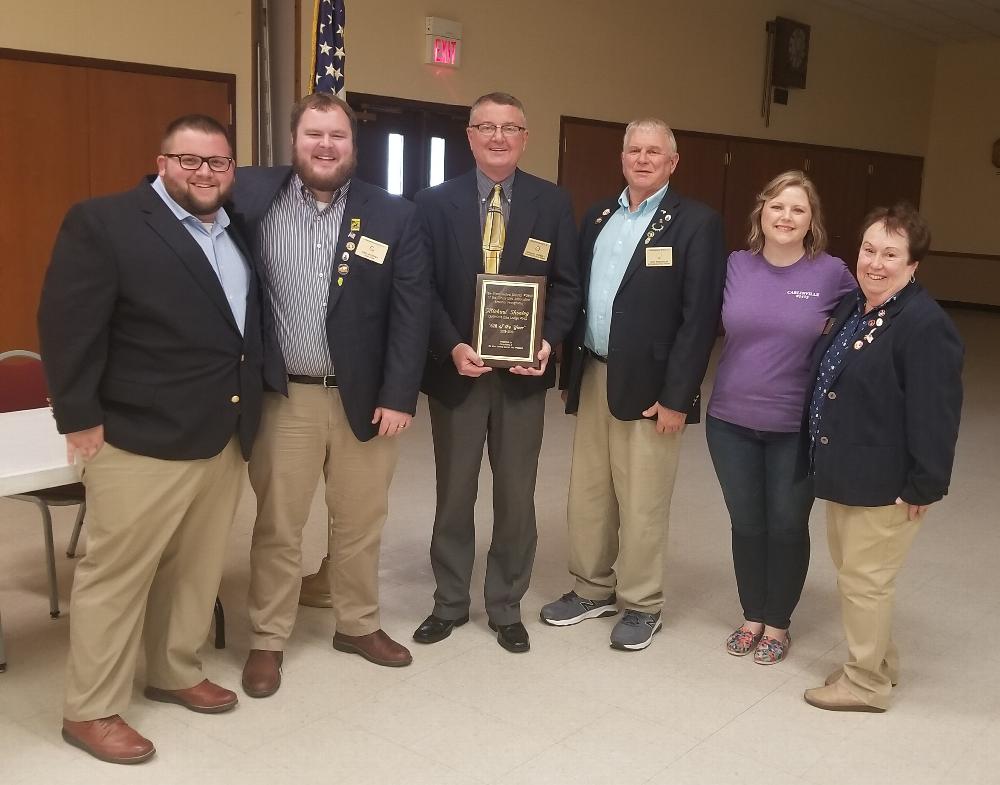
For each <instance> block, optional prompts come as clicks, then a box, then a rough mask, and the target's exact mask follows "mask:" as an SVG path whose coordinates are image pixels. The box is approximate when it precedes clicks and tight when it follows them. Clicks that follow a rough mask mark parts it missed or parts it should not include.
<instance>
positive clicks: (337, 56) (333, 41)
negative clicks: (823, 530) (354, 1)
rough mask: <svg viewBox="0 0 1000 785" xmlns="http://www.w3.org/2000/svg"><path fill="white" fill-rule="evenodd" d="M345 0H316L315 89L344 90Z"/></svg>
mask: <svg viewBox="0 0 1000 785" xmlns="http://www.w3.org/2000/svg"><path fill="white" fill-rule="evenodd" d="M346 21H347V16H346V14H345V12H344V0H316V26H315V28H314V30H313V74H314V78H313V82H314V85H313V92H314V93H336V94H337V95H340V96H343V93H344V66H345V64H346V62H347V53H346V52H345V51H344V25H345V23H346Z"/></svg>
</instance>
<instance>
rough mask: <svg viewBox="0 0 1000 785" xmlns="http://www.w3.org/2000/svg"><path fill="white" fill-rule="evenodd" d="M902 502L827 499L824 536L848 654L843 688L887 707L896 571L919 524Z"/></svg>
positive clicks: (893, 669) (892, 674) (894, 664)
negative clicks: (865, 503)
mask: <svg viewBox="0 0 1000 785" xmlns="http://www.w3.org/2000/svg"><path fill="white" fill-rule="evenodd" d="M922 522H923V517H922V516H921V518H918V519H917V520H915V521H911V520H909V519H908V517H907V507H906V505H902V504H892V505H889V506H887V507H846V506H844V505H842V504H836V503H834V502H827V505H826V523H827V538H828V540H829V543H830V556H831V557H832V558H833V564H834V566H835V567H836V568H837V586H838V587H839V589H840V603H841V611H842V614H843V620H844V633H845V635H846V636H847V648H848V652H849V654H848V660H847V662H846V663H845V664H844V675H845V676H846V677H847V684H848V688H849V689H850V690H851V692H852V693H853V694H854V696H855V697H856V698H857V699H858V700H861V701H864V702H865V703H867V704H869V705H871V706H877V707H879V708H882V709H885V708H888V703H889V693H890V691H891V690H892V682H894V681H896V680H897V678H898V672H899V656H898V653H897V651H896V646H895V644H894V643H893V642H892V635H891V626H892V606H893V602H894V600H895V596H896V576H897V575H898V574H899V569H900V567H902V566H903V561H904V560H905V559H906V554H907V553H909V551H910V546H911V545H912V544H913V539H914V537H916V536H917V532H918V531H919V530H920V524H921V523H922Z"/></svg>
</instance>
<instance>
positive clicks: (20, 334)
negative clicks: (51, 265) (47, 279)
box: [0, 59, 90, 351]
mask: <svg viewBox="0 0 1000 785" xmlns="http://www.w3.org/2000/svg"><path fill="white" fill-rule="evenodd" d="M0 106H2V107H3V111H2V112H0V351H4V350H7V349H30V350H32V351H37V350H38V335H37V331H36V328H35V314H36V312H37V310H38V297H39V294H40V293H41V291H42V280H43V278H44V276H45V269H46V267H47V265H48V261H49V256H50V254H51V252H52V243H53V240H54V238H55V236H56V232H57V231H58V229H59V225H60V223H61V222H62V218H63V215H64V214H65V213H66V211H67V210H68V209H69V207H70V205H72V204H73V203H74V202H78V201H79V200H81V199H85V198H86V197H87V196H89V195H90V183H89V161H88V155H87V132H86V118H87V77H86V73H85V72H84V71H83V69H78V68H73V67H71V66H67V65H56V64H50V63H31V62H26V61H21V60H6V59H0Z"/></svg>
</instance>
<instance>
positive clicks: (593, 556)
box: [541, 119, 726, 651]
mask: <svg viewBox="0 0 1000 785" xmlns="http://www.w3.org/2000/svg"><path fill="white" fill-rule="evenodd" d="M677 161H678V156H677V143H676V141H675V139H674V135H673V132H672V131H671V130H670V128H669V127H668V126H667V124H666V123H664V122H663V121H662V120H655V119H647V120H637V121H635V122H632V123H630V124H629V125H628V127H627V129H626V130H625V143H624V147H623V151H622V170H623V172H624V174H625V181H626V182H627V183H628V187H627V188H626V189H625V190H624V191H623V192H622V193H621V195H620V196H618V197H617V198H611V199H606V200H604V201H602V202H598V203H597V204H596V205H594V207H592V208H591V210H590V211H589V212H588V213H587V215H586V217H585V218H584V221H583V224H582V229H581V231H582V235H583V237H582V241H581V243H580V248H581V254H580V255H581V267H582V271H583V277H584V282H585V286H586V292H587V294H586V302H585V304H584V305H585V307H584V308H583V309H582V310H581V311H580V314H579V318H578V319H577V322H576V325H575V327H574V329H573V334H572V343H568V344H567V349H569V351H567V353H566V357H565V361H566V365H565V366H564V369H563V377H562V380H563V382H564V385H565V386H566V387H567V401H566V411H567V412H568V413H570V414H574V413H576V414H578V418H577V423H576V436H575V439H574V442H573V466H572V470H571V474H570V489H569V503H568V511H567V512H568V520H569V550H570V552H569V570H570V573H571V574H572V575H573V577H574V578H575V579H576V585H575V586H574V589H573V591H570V592H569V593H568V594H565V595H563V596H562V597H561V598H560V599H558V600H556V601H555V602H551V603H549V604H548V605H546V606H545V607H543V608H542V612H541V617H542V621H544V622H547V623H549V624H553V625H556V626H565V625H568V624H576V623H578V622H581V621H583V620H584V619H592V618H598V617H601V616H612V615H614V614H616V613H617V612H618V607H617V605H618V604H621V605H622V606H623V607H624V609H625V613H624V614H623V616H622V618H621V619H620V620H619V621H618V623H617V624H616V625H615V627H614V630H613V631H612V633H611V645H612V647H613V648H616V649H623V650H625V651H637V650H641V649H644V648H646V647H647V646H649V644H650V643H651V642H652V639H653V634H654V633H655V632H657V631H658V630H659V629H660V626H661V621H660V612H661V609H662V607H663V552H664V544H665V542H666V538H667V521H668V515H669V512H670V497H671V494H672V491H673V484H674V476H675V474H676V472H677V455H678V451H679V449H680V437H681V433H682V432H683V430H684V425H685V423H691V422H697V421H698V419H699V415H700V407H699V404H698V400H699V397H700V393H699V387H700V385H701V382H702V379H703V377H704V375H705V369H706V367H707V366H708V357H709V354H710V352H711V351H712V345H713V343H714V342H715V336H716V331H717V326H718V323H719V311H720V309H721V305H722V287H723V281H724V278H725V270H726V254H725V241H724V237H723V231H722V219H721V217H720V216H719V214H718V213H716V212H715V211H714V210H711V209H710V208H708V207H706V206H705V205H703V204H700V203H698V202H695V201H692V200H690V199H685V198H684V197H683V196H681V195H680V194H678V193H676V191H675V190H674V189H673V188H671V187H669V185H668V182H669V180H670V175H671V174H672V173H673V171H674V169H675V168H676V166H677Z"/></svg>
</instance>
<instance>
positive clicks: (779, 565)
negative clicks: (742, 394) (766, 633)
mask: <svg viewBox="0 0 1000 785" xmlns="http://www.w3.org/2000/svg"><path fill="white" fill-rule="evenodd" d="M705 434H706V436H707V438H708V451H709V453H710V454H711V456H712V463H713V464H714V465H715V473H716V475H717V476H718V478H719V485H721V486H722V494H723V496H724V497H725V499H726V507H728V508H729V518H730V521H731V523H732V537H733V566H734V567H735V569H736V585H737V587H738V589H739V594H740V603H741V604H742V605H743V616H744V618H745V619H747V621H754V622H763V623H764V624H767V625H769V626H771V627H777V628H778V629H787V628H788V626H789V624H790V623H791V616H792V611H794V610H795V606H796V605H797V604H798V602H799V597H800V596H801V595H802V586H803V585H804V584H805V580H806V572H807V571H808V570H809V512H810V511H811V510H812V505H813V492H812V479H811V478H807V479H805V480H800V481H796V480H795V460H796V454H797V451H798V441H799V434H798V433H777V432H774V431H755V430H753V429H752V428H744V427H742V426H740V425H734V424H733V423H728V422H724V421H723V420H719V419H716V418H715V417H711V416H709V417H707V418H706V420H705Z"/></svg>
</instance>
